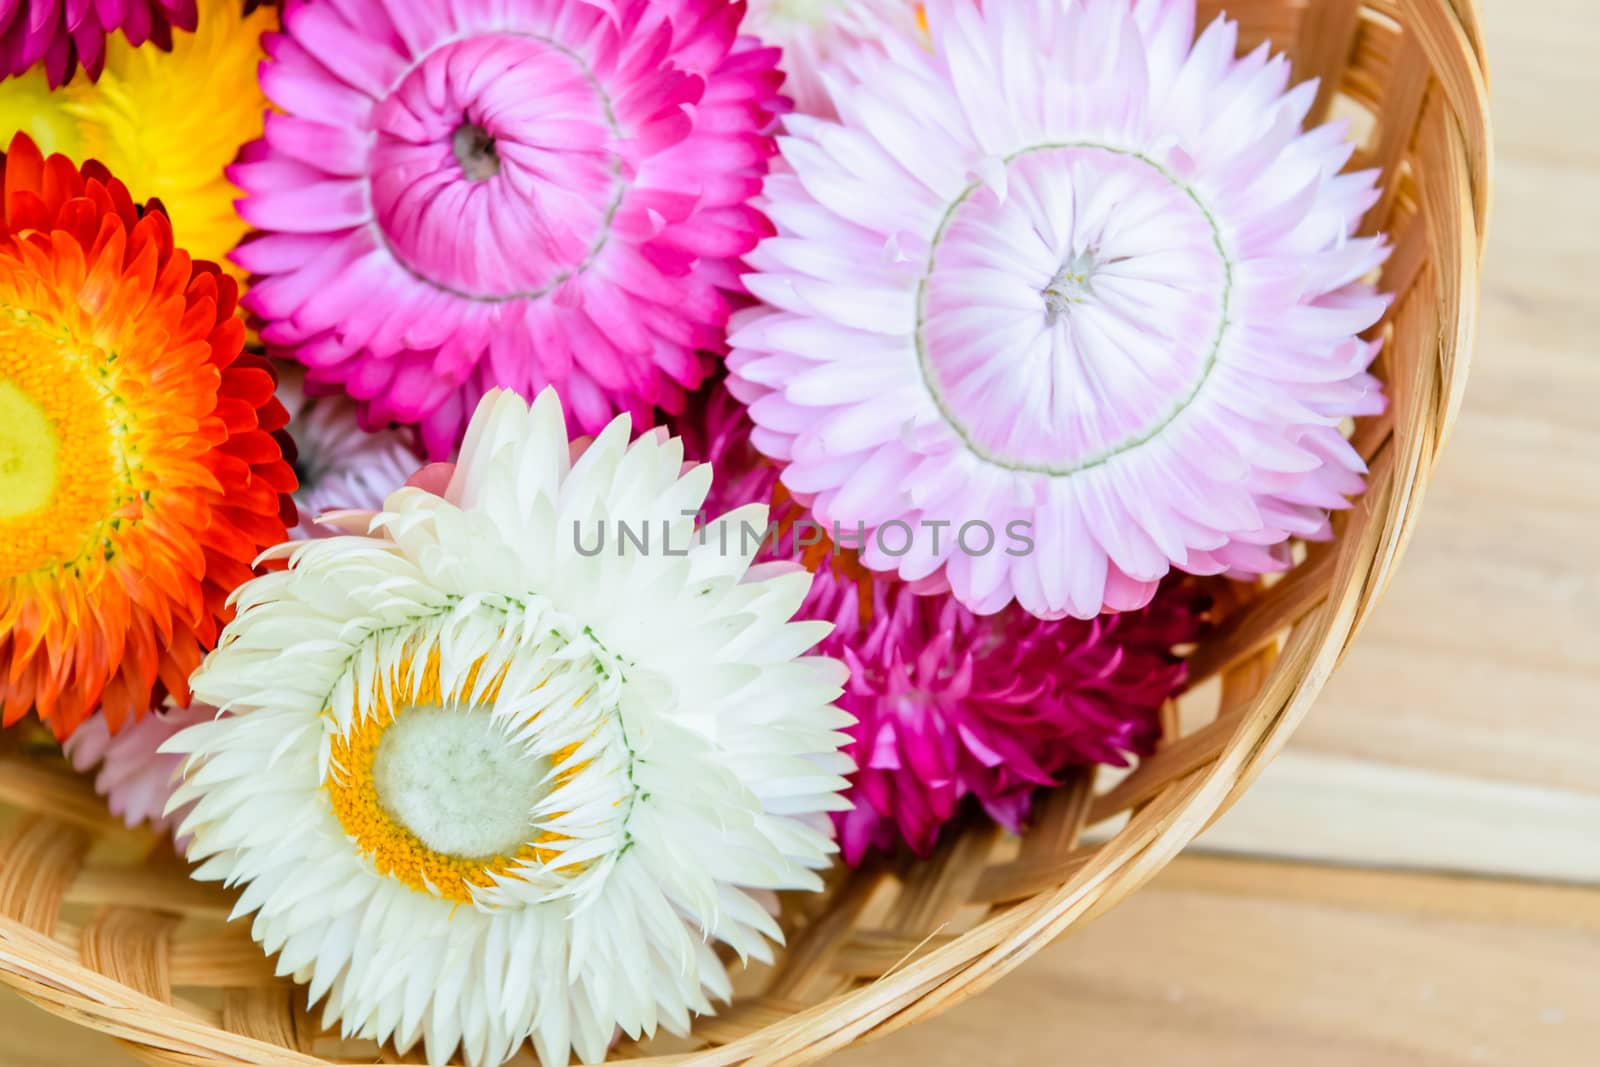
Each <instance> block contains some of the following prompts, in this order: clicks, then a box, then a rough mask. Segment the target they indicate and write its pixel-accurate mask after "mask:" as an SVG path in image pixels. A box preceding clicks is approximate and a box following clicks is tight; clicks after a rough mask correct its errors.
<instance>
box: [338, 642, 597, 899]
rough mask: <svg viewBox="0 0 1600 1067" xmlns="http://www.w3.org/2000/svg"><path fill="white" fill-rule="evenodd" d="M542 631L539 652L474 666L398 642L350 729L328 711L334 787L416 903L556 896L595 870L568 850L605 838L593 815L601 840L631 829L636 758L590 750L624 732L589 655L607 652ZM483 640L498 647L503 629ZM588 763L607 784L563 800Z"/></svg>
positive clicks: (362, 686) (379, 663) (363, 690)
mask: <svg viewBox="0 0 1600 1067" xmlns="http://www.w3.org/2000/svg"><path fill="white" fill-rule="evenodd" d="M508 625H509V624H508ZM543 634H544V636H542V637H539V638H537V640H538V641H539V642H541V643H539V644H537V645H536V646H535V650H534V652H533V654H532V655H528V654H527V652H528V650H527V649H525V648H524V649H521V650H520V652H521V654H519V655H515V656H512V658H506V659H501V660H494V661H492V659H491V657H494V656H496V655H497V653H495V652H490V653H486V654H485V655H482V656H479V657H478V658H477V659H476V660H474V661H472V662H471V663H470V664H451V663H447V662H445V657H444V654H443V653H441V645H440V644H438V643H434V644H431V646H429V647H428V650H427V651H426V652H425V653H424V652H420V651H417V649H418V648H420V647H421V646H420V645H418V644H417V643H416V641H414V640H406V639H404V638H399V639H397V640H402V641H404V644H403V645H401V646H392V647H391V651H390V652H387V653H386V652H385V651H383V649H381V648H380V649H377V650H375V651H374V652H373V655H372V659H371V660H370V661H369V666H368V667H367V668H366V670H367V671H368V673H366V674H364V675H362V676H361V677H360V678H359V679H356V683H357V684H356V686H355V689H354V691H353V692H351V693H350V694H349V696H350V698H351V703H350V705H348V706H349V715H348V716H347V717H346V718H345V722H344V725H343V726H341V725H340V719H341V717H340V716H338V715H336V714H335V713H334V711H333V709H332V708H330V709H329V710H328V711H327V712H325V716H326V717H327V718H328V720H329V722H330V733H329V738H328V748H327V750H326V751H327V766H328V772H327V775H326V777H325V779H324V783H323V784H324V788H325V789H326V790H327V791H328V796H329V798H330V800H331V802H332V806H333V812H334V815H335V816H336V817H337V818H338V820H339V823H340V825H341V826H342V827H343V828H344V831H345V833H346V834H347V835H348V836H349V837H350V840H351V841H352V843H353V844H354V845H355V847H356V848H357V850H358V851H359V852H360V853H361V854H362V855H363V856H364V857H366V858H367V860H368V861H369V862H371V863H372V865H373V866H374V867H375V868H376V869H377V870H378V872H379V873H380V874H383V875H386V876H388V877H390V878H393V879H395V880H396V881H398V882H400V883H401V884H403V885H405V886H407V887H408V888H410V889H412V890H414V891H416V892H418V893H424V894H427V895H430V896H434V897H438V898H441V899H444V900H449V901H452V902H454V903H457V904H474V905H478V906H485V907H493V906H495V905H496V898H495V896H494V893H495V890H496V889H497V888H498V887H500V886H502V885H505V884H507V883H511V882H520V881H536V882H537V884H539V885H541V886H546V887H548V888H552V889H554V888H558V887H559V886H560V885H561V884H563V883H564V882H565V881H566V880H567V879H569V878H571V877H573V876H574V875H576V874H577V873H578V872H579V871H581V870H582V869H583V868H584V866H585V862H584V861H576V862H566V863H564V862H563V861H562V860H563V853H564V850H565V849H566V847H567V846H568V845H570V844H572V843H574V841H575V836H574V835H582V836H588V835H589V834H591V833H592V832H596V831H594V830H593V822H594V818H595V816H596V811H597V812H598V817H599V819H600V820H601V822H602V824H605V825H602V827H601V830H600V831H598V832H602V833H604V832H608V831H609V829H610V824H613V823H615V824H618V825H620V824H621V822H622V821H625V819H626V816H627V813H628V808H627V805H626V804H625V803H624V798H625V796H626V791H627V788H628V779H627V777H626V767H627V766H628V764H627V762H626V759H625V758H624V757H625V755H626V753H623V754H621V755H619V754H618V753H616V752H611V753H609V754H608V755H607V756H605V757H603V758H600V759H599V760H598V761H597V758H596V756H595V755H594V754H593V753H591V752H589V751H588V749H587V748H586V743H589V742H591V741H592V740H593V739H594V738H595V737H597V736H599V735H601V734H607V735H608V736H609V735H610V734H611V733H614V732H615V726H614V725H612V726H606V725H603V724H604V723H605V722H606V720H607V717H609V719H610V720H612V721H614V720H616V717H617V716H616V711H615V701H616V700H617V693H618V690H617V684H616V682H615V681H614V680H613V678H612V673H613V672H611V671H610V670H609V669H608V668H607V667H606V666H605V665H604V664H603V663H601V662H600V661H599V660H597V659H595V658H592V655H591V654H590V653H595V651H596V650H597V649H598V645H595V644H593V643H592V642H589V643H586V642H585V641H584V640H583V639H581V638H580V639H579V640H578V641H571V640H568V639H567V638H565V637H564V636H563V633H562V629H561V627H560V626H550V627H549V628H548V629H547V630H545V631H543ZM480 636H486V637H487V638H489V639H491V641H493V640H496V639H495V632H494V631H493V630H491V631H488V632H487V634H486V635H480ZM498 640H499V642H500V643H501V644H502V645H503V646H505V647H503V648H502V649H501V651H502V652H505V653H507V654H508V655H509V654H510V653H512V652H514V651H517V650H515V649H513V648H511V647H510V646H512V645H514V644H515V643H516V642H517V641H518V640H520V636H519V635H515V634H512V635H509V636H508V635H507V632H506V631H501V636H500V638H499V639H498ZM393 648H401V649H402V651H400V652H399V654H398V656H395V655H393ZM363 658H365V657H363ZM494 662H498V663H499V666H498V667H496V666H494V665H493V663H494ZM463 668H464V669H463ZM580 750H584V751H583V754H582V755H580ZM591 767H594V768H596V773H597V775H598V776H599V777H600V778H602V779H603V782H602V783H601V784H599V785H598V786H597V785H596V784H594V783H591V784H590V785H587V786H584V787H583V788H582V790H581V794H582V795H581V796H580V797H579V799H577V800H574V801H573V802H571V803H567V802H565V801H563V800H562V799H560V798H561V797H562V795H563V790H565V789H566V788H567V786H568V785H569V784H570V783H571V782H572V781H573V780H574V779H575V778H577V777H578V776H580V775H584V774H586V772H588V771H589V770H590V769H591ZM619 768H621V769H622V770H621V773H619ZM566 795H568V796H571V795H572V794H566ZM589 807H594V808H595V809H596V810H595V811H590V810H587V809H588V808H589ZM575 812H576V815H575ZM585 820H588V821H587V822H586V821H585ZM569 831H570V832H569Z"/></svg>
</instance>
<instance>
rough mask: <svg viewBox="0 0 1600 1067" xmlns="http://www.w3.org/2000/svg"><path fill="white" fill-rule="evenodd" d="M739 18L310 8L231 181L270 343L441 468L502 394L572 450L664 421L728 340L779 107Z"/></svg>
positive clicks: (540, 5) (758, 50) (629, 8)
mask: <svg viewBox="0 0 1600 1067" xmlns="http://www.w3.org/2000/svg"><path fill="white" fill-rule="evenodd" d="M743 14H744V6H743V4H739V3H734V4H730V3H726V2H725V0H615V2H608V3H591V2H588V0H525V2H523V3H519V4H514V5H503V4H502V5H492V4H491V5H485V4H480V3H477V2H475V0H437V2H430V3H425V4H417V3H410V2H408V0H315V2H293V0H292V2H291V3H289V4H288V6H287V8H286V10H285V12H284V31H283V33H282V34H279V35H271V36H269V39H268V51H269V53H270V56H271V58H270V59H269V60H268V61H267V62H266V63H265V64H264V65H263V69H262V75H261V76H262V85H263V87H264V88H265V89H266V92H267V96H268V97H269V99H270V100H271V101H272V103H273V104H274V105H276V107H277V109H278V111H276V112H274V113H270V114H269V115H268V116H267V124H266V133H265V137H264V138H263V139H262V140H261V141H259V142H256V143H255V144H253V145H252V146H249V147H248V148H247V149H246V152H245V155H244V162H241V163H239V164H238V165H236V166H235V167H233V168H232V169H231V170H230V172H229V174H230V177H231V178H232V179H233V181H235V182H236V183H237V184H238V185H239V186H240V187H241V188H242V189H244V191H245V196H244V198H243V199H242V200H241V201H240V208H239V210H240V212H241V214H242V215H243V216H244V217H245V219H246V220H247V221H249V222H250V223H251V224H252V225H254V226H256V227H258V228H259V229H260V230H262V231H264V233H263V234H262V235H261V236H260V237H258V238H256V239H254V240H250V241H247V242H246V243H245V244H244V245H243V246H241V247H240V249H239V250H238V251H237V253H236V254H235V259H236V260H237V261H238V263H239V264H240V265H241V266H243V267H244V268H245V269H247V270H249V271H250V272H252V274H253V275H255V276H256V283H255V284H254V285H253V287H252V288H251V290H250V293H249V296H248V297H247V300H246V303H247V306H248V307H249V309H250V310H252V311H253V312H255V313H256V314H257V315H259V316H260V317H261V318H262V319H263V320H264V325H263V328H262V337H263V339H264V340H265V341H266V342H267V343H268V344H269V345H271V346H273V347H274V348H275V349H278V350H282V351H284V352H285V354H289V355H292V356H293V357H294V358H296V359H298V360H299V361H300V362H302V363H304V364H306V366H307V367H308V368H309V371H310V378H311V381H312V382H313V383H320V384H327V383H337V384H339V385H342V386H343V387H344V388H346V389H347V390H348V391H349V392H350V394H351V395H352V396H354V397H355V398H356V399H357V400H359V401H361V402H362V404H363V406H364V408H365V412H364V415H365V418H366V420H367V423H368V425H375V424H380V423H385V422H389V421H400V422H416V423H420V424H421V425H422V430H423V440H424V444H425V446H426V448H427V451H428V452H429V453H430V454H431V455H433V456H436V457H444V456H445V455H447V454H448V453H449V452H450V451H451V449H452V448H454V446H455V445H456V443H457V438H458V437H459V435H460V433H461V430H462V428H463V427H464V426H465V425H466V420H467V416H468V414H470V412H471V411H472V410H473V408H474V406H475V404H476V402H477V400H478V398H479V397H480V396H482V395H483V393H484V392H485V391H486V390H488V389H489V388H491V387H493V386H507V387H510V388H513V389H516V390H518V391H520V392H522V393H524V394H526V395H528V396H532V395H534V394H535V393H536V392H538V391H539V390H540V389H541V388H543V387H544V386H546V385H551V384H553V385H555V386H556V387H557V388H558V389H560V391H561V393H562V397H563V400H564V406H565V409H566V411H567V412H568V415H569V421H570V422H571V423H572V426H573V428H574V429H575V430H577V431H581V432H596V431H598V430H599V429H600V428H601V427H603V426H604V425H605V423H606V422H607V421H608V420H609V419H610V418H611V416H612V415H613V414H614V413H616V412H617V411H619V410H626V411H629V412H631V413H633V414H634V415H635V417H636V420H637V421H638V422H639V423H640V424H641V425H648V424H649V422H650V421H651V418H650V416H651V409H652V408H653V407H655V406H658V405H659V406H661V407H664V408H666V409H668V410H671V409H673V408H675V407H676V406H677V405H678V404H679V403H680V402H681V399H682V395H683V392H684V391H685V390H686V389H692V388H694V387H695V386H697V385H698V384H699V383H700V381H701V379H702V377H703V375H704V372H705V368H704V366H703V365H702V359H703V356H702V350H720V349H721V348H722V347H723V344H724V334H723V331H724V327H725V325H726V321H727V317H728V313H729V304H730V294H733V293H737V292H738V291H739V289H740V286H739V281H738V273H739V257H740V256H742V255H743V254H745V253H747V252H748V251H749V250H750V249H751V248H752V247H753V246H754V245H755V242H756V241H757V240H758V239H759V238H760V237H761V236H763V235H764V234H767V233H770V232H771V231H770V227H769V226H768V225H767V223H766V221H765V219H764V218H763V217H762V216H761V214H760V213H759V212H758V211H756V210H755V209H754V208H753V207H751V206H750V204H749V200H750V199H751V197H753V196H754V195H755V194H756V193H757V192H758V191H759V189H760V186H761V180H762V177H763V176H764V175H765V173H766V171H767V166H768V163H769V160H770V157H771V156H772V153H773V143H772V138H771V134H770V131H771V129H772V128H773V126H774V124H775V117H776V115H777V114H778V112H780V111H781V110H782V109H783V107H784V102H783V99H782V97H781V96H780V95H779V91H778V90H779V85H780V84H781V81H782V75H781V73H779V71H778V70H777V68H776V63H777V58H778V52H777V50H776V49H772V48H764V47H761V46H759V45H758V44H757V43H756V42H755V41H754V40H753V39H751V38H742V37H739V36H738V33H739V23H740V20H741V18H742V17H743Z"/></svg>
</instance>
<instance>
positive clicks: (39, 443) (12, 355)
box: [0, 309, 119, 577]
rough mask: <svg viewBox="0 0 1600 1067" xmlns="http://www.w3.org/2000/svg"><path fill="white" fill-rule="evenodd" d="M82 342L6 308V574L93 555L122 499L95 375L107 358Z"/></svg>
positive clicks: (0, 415) (2, 359) (1, 486)
mask: <svg viewBox="0 0 1600 1067" xmlns="http://www.w3.org/2000/svg"><path fill="white" fill-rule="evenodd" d="M75 347H76V346H75V345H74V342H73V339H72V338H71V337H69V336H66V335H65V334H63V333H58V332H55V331H52V330H50V329H49V328H48V327H47V326H46V324H44V323H43V322H42V321H41V320H39V319H37V318H36V317H34V316H31V315H28V314H27V313H25V312H19V311H15V310H12V309H0V577H11V576H13V575H18V574H24V573H26V572H28V571H33V570H39V569H42V568H47V567H54V566H59V565H61V564H65V563H70V562H72V561H73V560H76V559H78V558H79V557H81V556H83V555H85V554H86V553H87V552H89V551H91V550H92V549H94V548H95V547H96V546H95V544H94V542H95V540H96V539H97V537H98V536H99V534H100V532H101V529H102V527H103V525H104V524H105V522H106V521H107V519H108V518H111V517H112V513H113V511H115V510H116V508H117V506H118V500H117V496H118V493H117V487H118V483H119V479H118V477H117V454H116V449H115V442H114V440H113V436H112V432H111V428H110V427H111V419H110V412H109V410H108V406H107V399H106V397H107V394H106V391H105V390H104V389H103V388H102V387H101V386H100V384H99V383H98V382H96V381H95V380H93V379H92V378H91V376H90V375H91V371H90V368H92V367H95V366H103V365H104V364H105V360H104V359H84V358H82V356H81V354H80V353H78V352H76V351H75ZM112 521H113V522H114V521H115V520H114V519H113V520H112ZM102 547H103V548H104V550H105V551H108V552H109V551H110V549H111V546H110V543H109V541H108V542H106V543H105V544H104V545H103V546H102Z"/></svg>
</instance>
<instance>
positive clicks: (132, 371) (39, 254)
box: [0, 134, 295, 739]
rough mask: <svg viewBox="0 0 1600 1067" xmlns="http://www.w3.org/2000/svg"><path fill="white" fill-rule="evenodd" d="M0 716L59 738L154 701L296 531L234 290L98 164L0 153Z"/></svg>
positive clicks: (261, 375)
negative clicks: (27, 718)
mask: <svg viewBox="0 0 1600 1067" xmlns="http://www.w3.org/2000/svg"><path fill="white" fill-rule="evenodd" d="M0 186H3V196H4V203H3V204H0V718H3V721H4V722H5V723H6V724H10V723H13V722H15V721H16V720H18V719H20V718H21V717H22V716H23V715H24V714H26V713H27V712H28V711H29V710H30V709H33V710H36V711H37V712H38V714H39V717H40V718H41V719H43V720H44V722H45V723H46V724H47V725H48V726H49V727H50V728H51V730H52V731H53V732H54V733H55V735H56V736H57V737H58V738H63V739H64V738H66V737H67V736H69V735H70V734H71V733H72V731H73V730H74V729H75V728H76V727H77V726H78V724H79V723H81V722H82V721H83V720H84V719H85V718H87V717H88V715H89V714H90V712H92V711H94V710H95V708H96V707H102V708H103V709H104V711H105V714H106V719H107V724H108V725H109V726H110V727H111V729H112V730H115V729H117V728H118V727H120V726H121V725H122V723H123V722H124V721H126V720H128V719H129V718H137V717H138V716H140V715H142V714H143V713H144V712H145V711H146V710H147V709H148V708H150V707H152V706H153V704H154V703H155V702H156V701H157V700H159V699H160V697H161V696H162V695H164V693H170V694H172V695H173V696H174V697H175V698H176V699H177V700H178V701H179V702H180V703H187V702H188V700H189V688H188V677H189V673H190V672H191V671H193V670H194V668H195V667H197V666H199V664H200V658H201V656H202V655H203V653H204V652H205V650H206V649H208V648H210V647H211V646H212V645H213V644H214V643H215V641H216V638H217V633H218V631H219V629H220V627H221V624H222V623H223V622H225V621H226V620H227V617H228V614H229V609H228V607H227V598H228V594H229V593H230V592H232V590H233V589H234V588H235V587H236V586H237V585H238V584H239V583H240V582H242V581H244V580H245V579H246V578H248V577H249V576H250V574H251V565H252V561H253V560H254V559H255V557H256V556H257V555H258V554H259V553H260V552H261V550H262V549H263V548H266V547H268V546H270V545H274V544H277V543H278V542H280V541H282V540H284V539H285V530H286V526H289V525H293V524H294V521H295V516H294V505H293V504H292V503H291V502H290V499H289V496H288V494H289V493H290V492H292V491H293V490H294V488H295V477H294V473H293V470H292V469H291V468H290V466H289V463H288V462H287V461H286V460H285V459H284V454H283V450H282V447H281V445H280V440H279V431H281V429H282V427H283V425H284V423H285V422H286V421H287V415H286V414H285V412H284V409H283V406H282V405H281V404H279V403H278V401H277V399H276V398H275V397H274V395H273V393H274V389H275V387H276V379H275V378H274V376H273V372H272V369H271V367H270V365H268V364H267V362H266V361H265V360H264V359H262V358H260V357H257V356H253V355H246V354H243V353H242V349H241V346H242V344H243V341H244V324H243V322H242V321H241V320H240V319H239V318H238V317H237V316H236V315H235V313H234V312H235V305H236V303H237V296H238V292H237V288H236V286H235V284H234V282H233V281H232V280H231V279H230V278H228V277H227V276H225V275H223V274H222V273H220V272H219V271H218V269H217V267H216V266H215V265H214V264H211V263H205V262H195V261H192V260H191V259H190V258H189V254H188V253H187V252H184V251H183V250H182V249H178V248H174V247H173V243H172V227H171V224H170V223H169V221H168V219H167V216H166V214H165V213H164V212H163V211H162V209H161V206H160V204H159V202H157V201H151V202H150V203H149V204H146V205H144V206H143V207H140V206H138V205H136V204H134V202H133V199H132V198H131V197H130V196H129V195H128V191H127V189H126V188H125V187H124V186H123V185H122V183H121V182H119V181H117V180H116V179H114V178H112V177H111V175H110V173H109V172H108V171H107V170H106V169H105V168H104V167H103V166H101V165H100V164H99V163H93V162H91V163H88V164H85V165H84V166H83V167H82V168H81V170H80V169H79V168H78V167H77V166H76V165H74V164H73V163H72V162H71V161H70V160H68V159H67V158H66V157H65V156H51V157H49V158H48V159H46V158H44V157H43V156H42V155H41V153H40V152H39V149H38V148H37V147H36V146H35V145H34V143H33V142H32V141H31V140H30V139H28V137H27V136H25V135H21V134H19V135H18V136H17V137H16V138H15V139H13V140H12V142H11V147H10V150H9V152H7V153H6V154H5V155H4V156H3V157H0Z"/></svg>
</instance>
